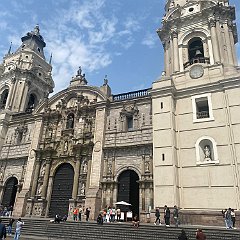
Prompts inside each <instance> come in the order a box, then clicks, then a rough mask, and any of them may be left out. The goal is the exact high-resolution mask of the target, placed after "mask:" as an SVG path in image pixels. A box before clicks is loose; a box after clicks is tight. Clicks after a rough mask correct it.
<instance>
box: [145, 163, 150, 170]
mask: <svg viewBox="0 0 240 240" xmlns="http://www.w3.org/2000/svg"><path fill="white" fill-rule="evenodd" d="M145 172H150V162H149V161H146V162H145Z"/></svg>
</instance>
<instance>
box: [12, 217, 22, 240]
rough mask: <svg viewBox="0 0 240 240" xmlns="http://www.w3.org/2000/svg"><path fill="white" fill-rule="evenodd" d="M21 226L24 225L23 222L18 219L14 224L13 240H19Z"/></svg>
mask: <svg viewBox="0 0 240 240" xmlns="http://www.w3.org/2000/svg"><path fill="white" fill-rule="evenodd" d="M23 225H24V222H23V221H22V219H21V218H19V219H18V221H17V223H16V231H15V235H14V240H18V239H19V237H20V235H21V230H22V226H23Z"/></svg>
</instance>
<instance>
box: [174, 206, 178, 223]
mask: <svg viewBox="0 0 240 240" xmlns="http://www.w3.org/2000/svg"><path fill="white" fill-rule="evenodd" d="M173 219H174V223H175V227H178V224H179V219H178V208H177V206H176V205H175V206H174V209H173Z"/></svg>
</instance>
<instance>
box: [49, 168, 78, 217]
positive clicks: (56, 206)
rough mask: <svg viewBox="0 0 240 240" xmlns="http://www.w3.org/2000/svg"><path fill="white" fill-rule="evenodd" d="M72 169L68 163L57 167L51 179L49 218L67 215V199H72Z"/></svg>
mask: <svg viewBox="0 0 240 240" xmlns="http://www.w3.org/2000/svg"><path fill="white" fill-rule="evenodd" d="M73 178H74V169H73V167H72V165H71V164H70V163H63V164H61V165H59V166H58V167H57V169H56V171H55V174H54V177H53V186H52V194H51V200H50V207H49V217H54V216H55V215H56V214H58V215H60V216H64V215H68V206H69V199H71V198H72V189H73Z"/></svg>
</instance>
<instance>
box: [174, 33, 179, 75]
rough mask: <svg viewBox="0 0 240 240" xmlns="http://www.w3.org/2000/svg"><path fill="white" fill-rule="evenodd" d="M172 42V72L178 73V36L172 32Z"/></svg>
mask: <svg viewBox="0 0 240 240" xmlns="http://www.w3.org/2000/svg"><path fill="white" fill-rule="evenodd" d="M172 41H173V72H179V53H178V51H179V50H178V34H177V31H173V32H172Z"/></svg>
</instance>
